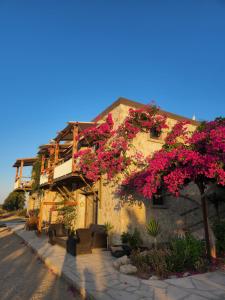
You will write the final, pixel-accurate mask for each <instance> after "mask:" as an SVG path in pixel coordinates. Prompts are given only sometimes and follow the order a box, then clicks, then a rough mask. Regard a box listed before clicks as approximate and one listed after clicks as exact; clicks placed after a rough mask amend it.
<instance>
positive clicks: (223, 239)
mask: <svg viewBox="0 0 225 300" xmlns="http://www.w3.org/2000/svg"><path fill="white" fill-rule="evenodd" d="M212 228H213V232H214V234H215V237H216V251H217V253H218V254H219V255H220V254H224V253H225V219H223V220H216V221H215V222H214V224H213V227H212Z"/></svg>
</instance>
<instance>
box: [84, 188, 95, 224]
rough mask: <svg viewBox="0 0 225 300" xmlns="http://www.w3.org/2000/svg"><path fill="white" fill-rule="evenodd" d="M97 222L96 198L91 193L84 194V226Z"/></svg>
mask: <svg viewBox="0 0 225 300" xmlns="http://www.w3.org/2000/svg"><path fill="white" fill-rule="evenodd" d="M91 224H98V199H97V197H96V195H94V194H93V193H91V194H86V195H85V228H89V227H90V225H91Z"/></svg>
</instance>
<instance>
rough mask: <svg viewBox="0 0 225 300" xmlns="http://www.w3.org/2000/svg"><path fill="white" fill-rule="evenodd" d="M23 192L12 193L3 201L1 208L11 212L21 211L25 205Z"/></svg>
mask: <svg viewBox="0 0 225 300" xmlns="http://www.w3.org/2000/svg"><path fill="white" fill-rule="evenodd" d="M25 201H26V199H25V192H24V191H13V192H11V193H10V194H9V195H8V197H7V198H6V199H5V200H4V203H3V205H2V208H3V209H5V210H7V211H13V210H18V209H23V208H24V205H25Z"/></svg>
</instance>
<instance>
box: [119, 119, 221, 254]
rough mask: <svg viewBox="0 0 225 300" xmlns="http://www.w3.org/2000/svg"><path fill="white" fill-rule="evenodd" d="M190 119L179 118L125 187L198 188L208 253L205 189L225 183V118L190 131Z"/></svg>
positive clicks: (149, 192) (153, 190)
mask: <svg viewBox="0 0 225 300" xmlns="http://www.w3.org/2000/svg"><path fill="white" fill-rule="evenodd" d="M186 124H187V123H185V122H178V123H177V124H176V125H175V126H174V127H173V129H172V131H171V132H170V134H168V136H167V138H166V143H165V145H164V147H163V149H161V150H160V151H157V152H155V154H154V155H153V156H152V157H149V158H148V160H147V161H148V165H147V167H146V168H145V169H143V170H141V171H139V172H136V173H134V174H132V175H131V176H130V178H127V179H126V181H125V182H124V187H126V191H127V190H130V191H131V190H132V191H133V190H135V191H137V192H138V193H139V194H141V195H143V196H144V197H146V198H149V199H151V198H152V197H153V195H155V194H160V193H162V191H165V190H167V191H169V192H170V193H171V194H174V195H176V196H178V195H179V191H180V190H181V189H182V188H183V187H184V186H185V185H186V184H188V183H190V182H194V183H195V184H196V185H197V186H198V189H199V192H200V196H201V204H202V213H203V220H204V230H205V241H206V248H207V254H208V257H209V258H210V237H209V224H208V214H207V202H206V197H205V192H206V189H207V185H208V184H209V183H215V184H217V185H221V186H225V119H224V118H217V119H215V120H214V121H211V122H204V123H203V124H201V125H200V126H199V127H198V128H197V130H196V131H194V132H193V133H190V132H188V131H187V126H186Z"/></svg>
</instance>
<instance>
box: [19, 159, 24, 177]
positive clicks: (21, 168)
mask: <svg viewBox="0 0 225 300" xmlns="http://www.w3.org/2000/svg"><path fill="white" fill-rule="evenodd" d="M23 165H24V161H23V160H21V163H20V179H21V178H22V176H23Z"/></svg>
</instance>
